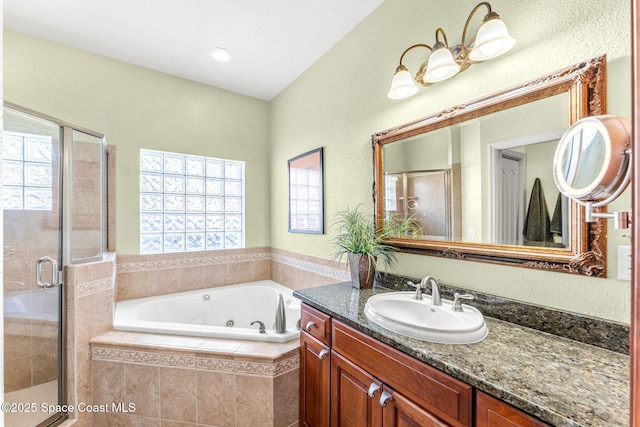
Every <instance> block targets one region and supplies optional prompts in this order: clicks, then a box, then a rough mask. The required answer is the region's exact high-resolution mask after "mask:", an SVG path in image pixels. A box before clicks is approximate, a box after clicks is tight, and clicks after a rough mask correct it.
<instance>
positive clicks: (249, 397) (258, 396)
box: [236, 375, 274, 427]
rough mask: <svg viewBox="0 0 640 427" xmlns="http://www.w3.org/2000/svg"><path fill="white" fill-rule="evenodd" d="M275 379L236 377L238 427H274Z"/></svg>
mask: <svg viewBox="0 0 640 427" xmlns="http://www.w3.org/2000/svg"><path fill="white" fill-rule="evenodd" d="M273 421H274V420H273V379H272V378H266V377H250V376H240V375H239V376H237V377H236V427H272V426H273V425H274V424H273Z"/></svg>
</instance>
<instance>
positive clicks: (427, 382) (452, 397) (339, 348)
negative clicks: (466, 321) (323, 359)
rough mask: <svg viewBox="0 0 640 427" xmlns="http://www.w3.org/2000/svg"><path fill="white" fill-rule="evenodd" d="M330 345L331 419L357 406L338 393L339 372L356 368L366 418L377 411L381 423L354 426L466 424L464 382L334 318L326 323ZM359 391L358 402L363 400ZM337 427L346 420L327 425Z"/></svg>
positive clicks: (468, 408) (468, 397)
mask: <svg viewBox="0 0 640 427" xmlns="http://www.w3.org/2000/svg"><path fill="white" fill-rule="evenodd" d="M331 343H332V344H331V347H332V377H331V388H332V399H331V419H332V421H340V420H341V419H348V418H345V417H342V415H341V414H343V413H344V412H345V411H351V410H353V408H354V406H358V405H351V404H349V403H348V402H349V396H348V395H347V396H345V397H342V396H341V395H342V394H344V392H343V388H344V386H343V384H344V383H346V379H345V378H344V377H345V374H344V373H345V372H346V373H352V372H354V369H357V370H358V371H360V373H361V374H362V375H361V378H362V379H363V380H362V381H361V382H362V383H363V384H361V385H360V386H359V389H360V390H362V391H364V390H367V392H368V393H367V397H368V398H369V401H370V403H367V404H368V405H371V407H372V408H373V409H372V411H373V415H371V416H370V419H372V420H376V419H378V416H377V415H375V414H376V411H379V410H381V411H382V423H381V424H355V425H357V426H359V425H362V426H369V425H377V426H384V427H393V426H420V427H422V426H427V427H429V426H433V427H441V426H455V427H465V426H471V423H472V421H471V420H472V391H473V390H472V387H471V386H470V385H468V384H465V383H463V382H462V381H459V380H457V379H455V378H453V377H451V376H450V375H447V374H445V373H443V372H441V371H439V370H437V369H435V368H433V367H431V366H429V365H427V364H425V363H423V362H420V361H419V360H417V359H415V358H413V357H410V356H408V355H406V354H404V353H402V352H400V351H398V350H396V349H394V348H392V347H390V346H388V345H386V344H383V343H381V342H380V341H378V340H376V339H373V338H371V337H369V336H368V335H365V334H363V333H361V332H359V331H357V330H355V329H353V328H351V327H349V326H347V325H345V324H343V323H341V322H338V321H335V320H334V321H333V323H332V325H331ZM334 364H335V365H336V368H334V367H333V365H334ZM341 372H342V374H339V373H341ZM352 377H355V375H352ZM367 381H368V382H369V383H367ZM380 385H381V387H380V388H379V389H376V387H375V386H380ZM349 390H350V391H351V392H353V389H349ZM362 394H364V393H362V392H361V394H360V397H361V398H362V400H361V399H358V401H359V402H360V401H362V402H364V400H363V399H364V396H362ZM362 406H363V407H364V404H362ZM339 425H350V424H342V423H336V424H333V423H332V426H334V427H336V426H339Z"/></svg>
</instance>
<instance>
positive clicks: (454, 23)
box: [269, 0, 631, 322]
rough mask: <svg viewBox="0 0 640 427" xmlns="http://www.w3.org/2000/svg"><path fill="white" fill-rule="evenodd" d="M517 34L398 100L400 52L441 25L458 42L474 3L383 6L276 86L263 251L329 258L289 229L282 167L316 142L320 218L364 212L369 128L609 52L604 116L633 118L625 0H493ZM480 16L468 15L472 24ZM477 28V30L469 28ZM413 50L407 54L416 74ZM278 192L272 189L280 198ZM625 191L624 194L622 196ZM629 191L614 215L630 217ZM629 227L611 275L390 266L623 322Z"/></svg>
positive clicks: (428, 263) (454, 264)
mask: <svg viewBox="0 0 640 427" xmlns="http://www.w3.org/2000/svg"><path fill="white" fill-rule="evenodd" d="M491 3H492V6H493V8H494V10H495V11H496V12H498V13H499V14H500V15H501V17H502V18H503V20H504V21H505V23H506V24H507V26H508V28H509V31H510V32H511V34H512V36H513V37H515V38H516V39H517V44H516V46H515V47H514V49H513V50H512V51H511V52H509V53H508V54H507V55H505V56H503V57H500V58H497V59H494V60H491V61H488V62H485V63H481V64H476V65H473V66H472V67H471V68H470V69H469V70H467V71H465V72H464V73H462V74H460V75H458V76H456V77H455V78H453V79H451V80H449V81H445V82H441V83H436V84H434V85H432V86H430V87H428V88H426V89H421V91H420V92H419V94H418V95H416V96H414V97H413V98H409V99H407V100H401V101H397V100H396V101H394V100H390V99H388V98H387V97H386V93H387V91H388V89H389V85H390V82H391V77H392V75H393V73H394V71H395V68H396V66H397V64H398V60H399V57H400V54H401V53H402V51H403V50H404V49H405V48H406V47H408V46H410V45H413V44H415V43H427V44H432V43H433V41H434V40H433V37H434V36H433V34H434V33H435V29H436V28H438V27H442V28H444V29H445V31H446V32H447V36H448V39H449V42H450V43H452V44H454V43H456V42H459V41H460V38H461V36H462V26H463V25H464V22H465V19H466V17H467V14H468V13H469V12H470V11H471V9H472V8H473V6H475V4H477V2H476V1H470V0H464V1H457V2H455V6H456V7H452V6H451V3H449V2H433V1H431V2H426V1H424V0H387V1H386V2H384V3H383V4H382V5H381V6H380V7H379V8H378V9H376V10H375V11H374V12H373V13H372V14H371V15H370V16H369V17H368V18H367V19H366V20H365V21H363V22H362V23H361V24H360V25H359V26H357V27H356V28H355V29H354V30H353V31H352V32H351V33H350V34H348V35H347V36H346V37H345V38H344V39H342V40H341V41H340V42H339V43H338V44H337V45H336V46H334V48H333V49H332V50H331V51H329V52H328V53H327V54H326V55H325V56H323V57H322V58H321V59H320V60H318V61H317V62H316V63H315V64H314V65H313V66H312V67H311V68H310V69H308V70H307V71H306V72H305V73H304V74H303V75H302V76H301V77H299V78H298V79H297V80H296V81H295V82H294V83H293V84H291V85H290V86H289V87H288V88H287V89H286V90H285V91H283V92H282V93H281V94H280V95H279V96H278V97H277V98H276V99H275V100H273V101H272V103H271V104H272V105H271V109H270V112H271V120H270V123H271V126H270V131H271V133H270V138H269V139H270V141H271V185H272V188H273V189H274V190H273V192H272V199H271V200H272V203H271V212H272V213H271V221H272V222H271V245H272V246H273V247H275V248H280V249H286V250H290V251H295V252H302V253H306V254H312V255H317V256H320V257H330V256H331V253H332V251H333V248H332V246H331V242H330V239H331V237H332V230H331V229H329V232H328V233H327V235H324V236H316V235H302V234H292V233H287V200H286V198H287V193H286V191H284V189H285V188H286V185H287V183H286V160H287V159H288V158H291V157H293V156H295V155H297V154H300V153H303V152H305V151H307V150H310V149H313V148H316V147H320V146H322V147H325V149H324V156H325V157H324V161H325V185H326V193H325V216H326V224H327V226H330V225H331V223H332V221H333V217H334V215H335V213H336V212H337V211H339V210H342V209H344V208H345V207H347V206H354V205H355V204H358V203H362V204H363V205H364V206H367V207H368V208H370V209H371V210H372V209H373V203H372V197H371V193H372V188H371V184H372V180H373V174H372V150H371V144H370V136H371V134H373V133H374V132H377V131H381V130H384V129H388V128H391V127H393V126H395V125H398V124H402V123H406V122H409V121H412V120H415V119H418V118H420V117H422V116H426V115H429V114H432V113H434V112H437V111H440V110H442V109H445V108H447V107H450V106H453V105H457V104H461V103H464V102H465V101H469V100H472V99H476V98H479V97H481V96H485V95H488V94H491V93H493V92H496V91H499V90H502V89H505V88H508V87H511V86H514V85H516V84H519V83H522V82H525V81H528V80H532V79H534V78H536V77H538V76H542V75H545V74H548V73H550V72H553V71H556V70H559V69H561V68H564V67H566V66H569V65H572V64H575V63H578V62H581V61H583V60H586V59H589V58H592V57H595V56H599V55H602V54H607V61H608V88H607V90H608V107H609V108H608V111H609V113H611V114H618V115H622V116H627V117H630V115H631V95H630V91H631V62H630V52H631V48H630V34H631V30H630V22H631V18H630V5H629V2H628V1H622V0H615V1H607V2H601V1H598V0H586V1H584V0H566V1H562V2H556V1H554V0H534V1H529V2H512V1H506V0H500V1H493V2H491ZM480 18H481V17H476V18H474V19H475V20H479V19H480ZM474 25H476V26H477V24H474ZM421 60H423V59H422V58H421V57H420V54H419V53H413V52H412V53H410V54H408V55H407V56H406V57H405V61H404V63H405V65H407V66H409V68H410V69H411V70H412V71H413V72H414V73H415V70H416V69H417V65H418V64H419V63H420V62H421ZM281 189H282V191H281ZM627 193H629V191H627ZM630 206H631V203H630V196H629V194H625V195H624V196H623V197H622V198H621V199H620V200H619V201H617V202H616V206H614V207H613V209H624V210H629V209H630ZM628 235H629V231H628V230H626V231H620V230H612V229H611V230H609V253H608V256H609V263H610V264H609V270H608V274H609V277H610V278H609V279H595V278H585V277H580V276H574V275H569V274H562V273H549V272H543V271H536V270H530V269H524V268H515V267H504V266H495V265H490V264H483V263H478V262H469V261H457V260H449V259H441V258H435V257H424V256H418V255H401V256H400V257H399V263H398V264H397V266H396V267H395V269H394V271H396V272H398V273H402V274H407V275H411V276H422V275H426V274H430V275H434V276H436V277H439V278H440V279H441V280H442V281H443V282H445V283H450V284H453V285H458V286H462V287H465V288H469V289H474V290H478V291H481V292H487V293H491V294H496V295H501V296H505V297H509V298H514V299H517V300H522V301H528V302H530V303H533V304H539V305H543V306H548V307H555V308H559V309H562V310H567V311H572V312H578V313H583V314H587V315H593V316H597V317H602V318H607V319H611V320H618V321H621V322H629V316H630V286H629V282H625V281H619V280H617V279H615V277H616V266H615V264H616V256H615V254H616V246H617V245H618V244H630V239H629V238H628Z"/></svg>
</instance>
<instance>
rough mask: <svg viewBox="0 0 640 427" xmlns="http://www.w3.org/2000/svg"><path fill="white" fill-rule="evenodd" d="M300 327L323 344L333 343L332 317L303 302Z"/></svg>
mask: <svg viewBox="0 0 640 427" xmlns="http://www.w3.org/2000/svg"><path fill="white" fill-rule="evenodd" d="M301 307H302V311H301V313H300V328H301V329H303V330H304V331H305V332H306V333H308V334H309V335H311V336H312V337H314V338H316V339H317V340H318V341H320V342H322V343H323V344H326V345H330V344H331V317H329V316H327V315H326V314H324V313H323V312H321V311H318V310H316V309H315V308H311V307H309V306H308V305H306V304H302V305H301Z"/></svg>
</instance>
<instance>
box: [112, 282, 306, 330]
mask: <svg viewBox="0 0 640 427" xmlns="http://www.w3.org/2000/svg"><path fill="white" fill-rule="evenodd" d="M292 293H293V291H292V290H291V289H289V288H286V287H284V286H282V285H280V284H278V283H276V282H273V281H271V280H261V281H258V282H250V283H242V284H238V285H228V286H221V287H217V288H209V289H203V290H197V291H188V292H180V293H175V294H167V295H159V296H155V297H148V298H138V299H133V300H126V301H119V302H117V303H116V305H115V311H114V318H113V328H114V329H115V330H118V331H137V332H153V333H161V334H172V335H189V336H200V337H214V338H230V339H242V340H254V341H270V342H285V341H289V340H292V339H294V338H298V337H299V335H300V332H299V330H298V325H299V320H300V301H299V300H298V299H297V298H295V297H293V295H292ZM279 294H282V296H283V300H284V304H285V314H286V320H287V323H286V325H287V326H286V332H285V333H281V334H278V333H276V331H275V322H276V320H275V319H276V307H277V302H278V296H279ZM254 321H260V322H262V323H263V324H264V325H265V333H260V331H259V326H260V325H259V324H258V323H255V324H253V325H251V323H252V322H254Z"/></svg>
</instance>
